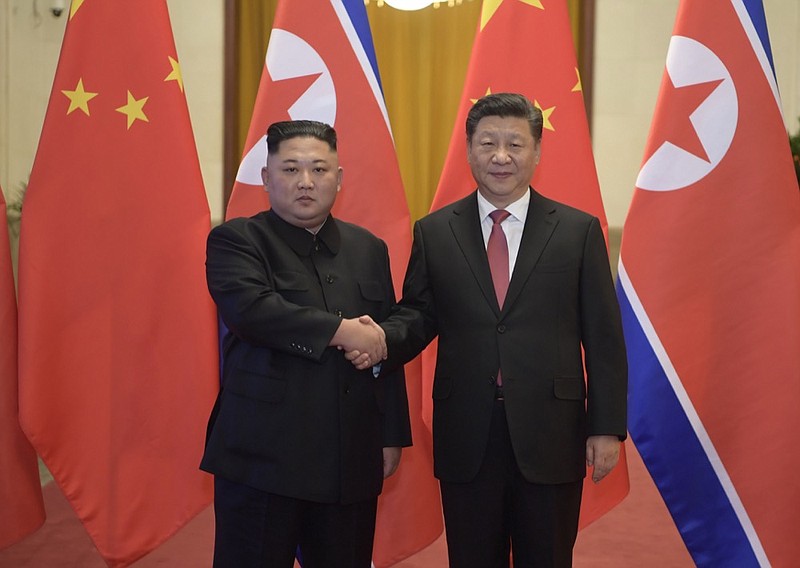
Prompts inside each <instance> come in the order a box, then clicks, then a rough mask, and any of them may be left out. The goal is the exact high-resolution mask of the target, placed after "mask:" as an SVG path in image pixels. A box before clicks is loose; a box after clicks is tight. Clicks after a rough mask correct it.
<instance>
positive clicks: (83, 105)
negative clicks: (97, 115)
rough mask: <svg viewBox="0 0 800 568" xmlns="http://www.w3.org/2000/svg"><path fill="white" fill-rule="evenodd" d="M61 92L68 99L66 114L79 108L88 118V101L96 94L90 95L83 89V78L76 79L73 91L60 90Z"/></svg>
mask: <svg viewBox="0 0 800 568" xmlns="http://www.w3.org/2000/svg"><path fill="white" fill-rule="evenodd" d="M61 92H62V93H64V96H66V97H67V98H68V99H69V108H68V109H67V114H69V113H71V112H72V111H73V110H75V109H78V108H79V109H81V110H82V111H83V113H84V114H85V115H86V116H89V101H90V100H92V99H93V98H95V97H96V96H97V93H90V92H88V91H86V90H85V89H84V88H83V78H80V79H78V85H77V86H76V87H75V90H74V91H65V90H62V91H61Z"/></svg>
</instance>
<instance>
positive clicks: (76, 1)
mask: <svg viewBox="0 0 800 568" xmlns="http://www.w3.org/2000/svg"><path fill="white" fill-rule="evenodd" d="M83 2H84V0H72V4H70V6H69V19H70V20H71V19H72V16H74V15H75V12H77V11H78V8H80V7H81V5H83Z"/></svg>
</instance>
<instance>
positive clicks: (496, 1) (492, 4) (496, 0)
mask: <svg viewBox="0 0 800 568" xmlns="http://www.w3.org/2000/svg"><path fill="white" fill-rule="evenodd" d="M517 1H518V2H522V3H523V4H528V5H530V6H533V7H534V8H539V9H540V10H544V6H542V0H517ZM503 2H505V0H483V7H482V8H481V30H483V28H484V27H486V24H488V23H489V20H491V19H492V16H494V13H495V12H497V9H498V8H499V7H500V4H502V3H503Z"/></svg>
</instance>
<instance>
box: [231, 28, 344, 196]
mask: <svg viewBox="0 0 800 568" xmlns="http://www.w3.org/2000/svg"><path fill="white" fill-rule="evenodd" d="M265 65H266V72H267V73H269V76H270V77H271V78H272V82H273V83H276V82H278V81H285V80H288V79H294V78H297V77H307V76H309V75H319V77H318V78H317V79H316V81H314V83H312V84H311V86H310V87H309V88H308V89H306V90H305V92H303V93H301V94H300V96H299V97H298V98H297V100H295V101H293V102H292V101H287V103H288V104H289V107H288V109H287V111H288V113H289V118H291V119H292V120H318V121H320V122H324V123H326V124H330V125H333V124H334V122H335V121H336V88H335V86H334V84H333V78H332V77H331V72H330V70H329V69H328V66H327V65H326V64H325V61H324V60H323V59H322V57H321V56H320V54H319V53H317V51H316V50H315V49H314V48H313V47H311V45H309V43H308V42H307V41H305V40H304V39H303V38H301V37H300V36H297V35H295V34H293V33H291V32H287V31H286V30H282V29H280V28H275V29H273V30H272V33H271V34H270V38H269V46H267V57H266V61H265ZM267 95H269V93H267ZM267 126H268V125H264V129H265V130H266V127H267ZM266 155H267V137H266V135H265V136H262V137H261V138H260V139H259V140H258V142H256V143H255V144H254V145H253V147H252V148H250V150H249V151H248V152H247V154H245V156H244V158H242V163H241V164H239V170H238V171H237V172H236V181H237V182H239V183H245V184H248V185H261V184H262V180H261V168H262V167H263V166H264V163H265V161H266Z"/></svg>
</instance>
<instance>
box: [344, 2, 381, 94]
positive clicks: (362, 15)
mask: <svg viewBox="0 0 800 568" xmlns="http://www.w3.org/2000/svg"><path fill="white" fill-rule="evenodd" d="M342 4H343V5H344V9H345V10H347V15H348V16H349V17H350V21H351V22H352V23H353V27H354V28H355V29H356V33H357V34H358V38H359V39H360V40H361V45H362V46H363V47H364V51H365V52H366V53H367V59H369V63H370V65H371V66H372V72H373V73H374V75H375V78H376V79H377V81H378V85H379V86H380V89H381V92H383V84H382V83H381V74H380V73H379V72H378V58H377V57H376V55H375V46H374V45H373V43H372V31H371V30H370V27H369V19H368V18H367V8H366V6H364V0H344V1H343V2H342Z"/></svg>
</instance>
